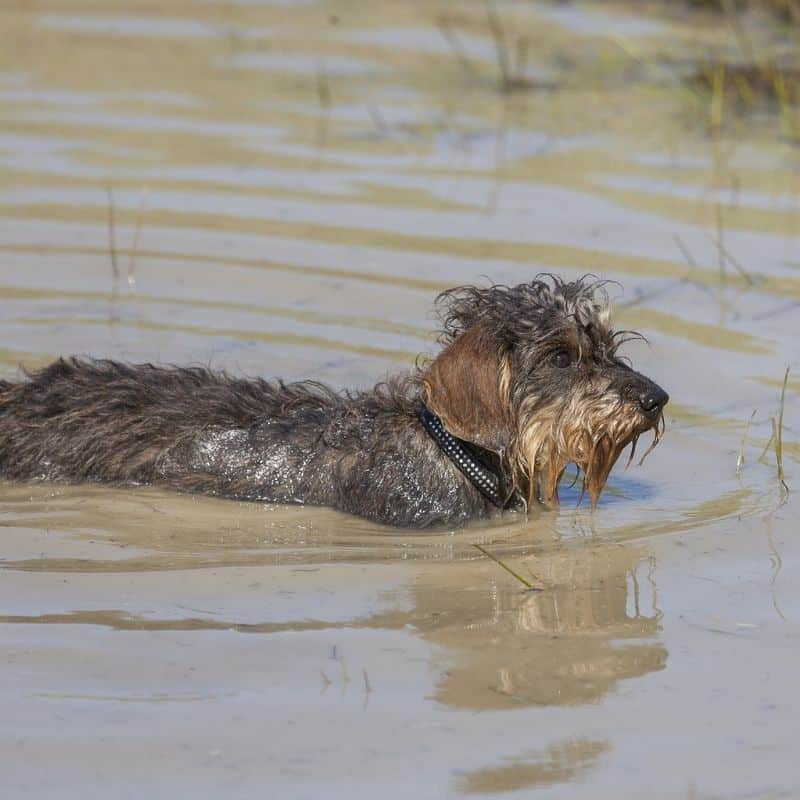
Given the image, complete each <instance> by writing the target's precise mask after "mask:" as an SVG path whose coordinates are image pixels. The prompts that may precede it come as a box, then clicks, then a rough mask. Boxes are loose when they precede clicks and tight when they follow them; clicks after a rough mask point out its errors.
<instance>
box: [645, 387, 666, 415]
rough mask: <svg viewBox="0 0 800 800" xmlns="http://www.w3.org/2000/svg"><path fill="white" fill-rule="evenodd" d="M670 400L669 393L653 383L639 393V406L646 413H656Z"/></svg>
mask: <svg viewBox="0 0 800 800" xmlns="http://www.w3.org/2000/svg"><path fill="white" fill-rule="evenodd" d="M668 401H669V395H668V394H667V393H666V392H665V391H664V390H663V389H662V388H661V387H660V386H656V385H655V384H653V385H652V386H650V387H649V388H647V389H645V390H644V391H643V392H642V393H641V394H640V395H639V406H640V407H641V409H642V411H644V413H645V414H656V413H657V412H659V411H661V409H662V408H664V406H665V405H666V404H667V402H668Z"/></svg>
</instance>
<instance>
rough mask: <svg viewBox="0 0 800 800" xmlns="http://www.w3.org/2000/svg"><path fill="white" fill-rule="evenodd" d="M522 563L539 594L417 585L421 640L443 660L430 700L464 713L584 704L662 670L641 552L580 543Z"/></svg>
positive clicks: (649, 573) (504, 587)
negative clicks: (621, 684) (440, 652)
mask: <svg viewBox="0 0 800 800" xmlns="http://www.w3.org/2000/svg"><path fill="white" fill-rule="evenodd" d="M526 565H527V566H528V567H529V568H530V569H531V571H532V572H534V574H535V575H536V578H537V582H538V583H541V584H543V585H544V586H546V587H548V588H546V589H545V590H544V591H542V592H538V593H530V592H520V591H519V590H518V588H517V586H513V585H508V584H507V583H506V582H505V581H503V582H498V584H497V585H495V584H494V582H493V581H492V582H488V583H490V586H486V587H485V588H483V589H482V590H481V589H476V588H474V586H475V582H472V584H471V585H472V587H473V588H458V587H457V586H451V587H442V586H441V585H440V584H438V583H434V581H435V580H436V576H432V580H431V581H430V582H429V581H428V580H423V581H422V582H421V583H420V585H419V586H418V587H417V589H416V591H415V600H416V613H417V614H420V613H422V614H423V615H424V612H425V610H427V612H428V614H427V615H424V622H422V623H421V624H420V628H421V630H422V633H423V635H424V636H425V638H426V639H427V640H429V641H431V642H434V643H435V644H437V645H441V646H443V647H445V648H446V652H448V653H450V654H452V655H451V656H448V658H447V660H448V661H449V662H452V663H450V664H448V666H447V667H446V668H445V670H444V672H443V676H442V678H441V680H440V681H439V683H438V685H437V689H436V695H435V696H436V699H437V700H438V701H439V702H441V703H445V704H447V705H449V706H454V707H456V708H465V709H473V710H483V709H502V708H515V707H520V706H530V705H572V704H577V703H587V702H594V701H596V700H598V699H600V698H601V697H602V696H603V695H605V694H606V693H607V692H608V691H610V690H612V689H613V688H614V687H615V686H616V685H617V684H618V683H619V682H620V681H622V680H626V679H629V678H635V677H639V676H642V675H646V674H647V673H649V672H653V671H656V670H660V669H663V668H664V666H665V665H666V661H667V650H666V648H665V647H664V645H663V644H662V643H661V642H660V640H659V638H658V635H659V633H660V630H661V625H660V620H661V612H660V610H659V608H658V600H657V593H656V584H655V578H654V573H655V565H654V562H653V561H652V559H651V558H649V557H648V555H647V553H646V551H644V550H643V549H641V548H639V547H635V546H618V545H599V546H598V545H592V544H588V545H586V546H585V547H583V548H580V549H570V550H568V551H556V552H551V553H542V554H538V555H537V556H535V557H533V558H530V559H527V561H526ZM473 569H475V567H474V566H473ZM523 571H524V570H523ZM459 577H460V578H461V580H462V581H463V578H464V576H463V575H461V576H459ZM477 580H479V578H475V581H477ZM483 581H484V582H485V583H487V580H486V577H484V578H483ZM464 585H465V584H464V583H463V582H462V586H464Z"/></svg>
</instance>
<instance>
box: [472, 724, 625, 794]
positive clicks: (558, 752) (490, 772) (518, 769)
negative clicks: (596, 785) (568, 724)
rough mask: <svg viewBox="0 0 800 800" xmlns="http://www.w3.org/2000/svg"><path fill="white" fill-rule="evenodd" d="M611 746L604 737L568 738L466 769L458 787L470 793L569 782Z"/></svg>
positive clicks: (595, 761)
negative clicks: (497, 763)
mask: <svg viewBox="0 0 800 800" xmlns="http://www.w3.org/2000/svg"><path fill="white" fill-rule="evenodd" d="M610 749H611V744H610V742H608V741H607V740H604V739H601V740H593V739H586V738H584V737H579V738H576V739H567V740H566V741H563V742H558V743H556V744H552V745H550V746H549V747H548V748H547V749H546V750H545V751H533V752H527V753H522V754H520V755H519V756H517V757H515V758H511V759H507V761H508V763H505V764H503V765H501V766H496V767H483V768H481V769H476V770H473V771H471V772H467V773H466V774H465V775H464V776H463V778H462V779H461V780H460V781H459V784H460V785H459V788H460V789H461V790H462V791H464V792H466V793H468V794H488V793H490V792H515V791H519V790H520V789H533V788H535V787H537V786H552V785H554V784H557V783H566V782H567V781H570V780H574V779H575V778H579V777H581V776H582V775H583V774H584V773H586V772H588V770H590V769H591V768H592V767H593V766H594V765H595V764H596V763H597V761H598V759H599V758H600V757H601V756H602V755H604V754H605V753H607V752H608V751H609V750H610Z"/></svg>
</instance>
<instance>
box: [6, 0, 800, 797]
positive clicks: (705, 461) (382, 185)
mask: <svg viewBox="0 0 800 800" xmlns="http://www.w3.org/2000/svg"><path fill="white" fill-rule="evenodd" d="M498 20H499V25H500V28H499V29H498V27H497V22H496V21H493V20H491V19H489V18H487V14H486V10H485V7H484V6H482V5H480V4H475V5H474V6H473V5H471V4H465V3H449V4H448V3H444V2H442V3H436V4H430V3H414V2H411V1H410V0H409V2H403V3H359V2H332V3H321V2H313V0H312V1H311V2H277V0H275V1H274V2H267V1H266V0H265V2H262V3H258V2H244V1H243V2H237V1H234V2H223V0H209V2H189V0H170V2H168V3H162V4H155V3H148V2H144V1H142V2H135V3H129V4H125V8H124V9H123V8H122V6H120V7H119V8H117V9H113V8H111V6H109V5H108V4H107V3H104V2H100V1H99V0H37V2H35V3H26V2H14V0H10V1H9V0H7V1H6V2H5V3H4V4H3V8H2V14H0V43H1V46H0V249H2V258H0V297H2V306H0V307H1V308H2V313H0V336H1V337H2V341H0V370H2V373H3V374H4V375H5V376H9V375H14V374H15V371H16V369H17V366H18V365H19V364H20V363H21V362H22V363H24V364H27V365H37V364H42V363H45V362H47V361H48V360H49V359H51V358H52V357H54V356H56V355H58V354H62V353H83V354H92V355H95V356H112V357H116V358H122V359H129V360H133V361H137V360H149V361H162V362H194V363H205V364H208V363H210V364H212V365H214V366H217V367H224V368H226V369H228V370H230V371H232V372H235V373H243V374H251V375H255V374H258V375H281V376H284V377H287V378H306V377H315V378H319V379H322V380H325V381H328V382H330V383H332V384H334V385H337V386H368V385H370V384H371V383H372V382H374V381H375V380H377V379H380V378H381V377H383V376H385V375H386V374H387V373H389V372H392V371H396V370H401V369H406V368H408V367H409V366H410V365H411V364H412V362H413V359H414V358H415V356H416V355H417V353H419V352H432V351H433V350H434V348H435V344H434V341H433V337H432V335H431V331H432V329H433V327H434V321H433V319H432V317H431V313H430V308H431V301H432V298H433V296H434V294H435V293H436V292H437V291H438V290H440V289H441V288H444V287H447V286H451V285H454V284H461V283H469V282H474V281H477V280H480V279H481V276H483V275H488V276H490V277H491V278H492V279H493V280H495V281H502V282H518V281H522V280H526V279H530V277H531V276H533V275H534V274H535V273H536V272H537V271H542V270H551V271H557V272H560V273H562V274H565V275H570V276H578V275H580V274H583V273H585V272H595V273H597V274H600V275H602V276H604V277H608V278H611V279H614V280H617V281H619V282H620V284H621V286H622V287H624V290H623V289H622V288H621V289H620V290H617V291H616V297H617V301H618V306H619V318H620V322H621V324H623V325H625V326H628V327H632V328H637V329H640V330H642V331H643V332H644V333H646V335H647V336H648V338H649V340H650V347H647V346H644V345H636V344H632V345H630V348H629V354H630V355H631V357H632V358H633V359H634V360H635V362H636V363H637V365H639V366H640V368H641V369H642V370H643V371H644V372H646V373H648V374H652V375H653V376H654V377H656V378H657V379H658V380H659V381H660V382H661V383H662V384H663V385H664V386H665V387H666V388H667V389H668V390H669V391H670V394H671V395H672V398H673V401H672V403H671V404H670V406H669V414H668V435H667V437H666V439H665V440H664V442H663V444H662V445H661V446H660V447H659V448H658V450H657V451H656V452H655V453H654V454H653V455H652V457H651V458H650V459H649V460H648V461H647V462H646V464H645V465H644V466H643V467H642V468H641V469H636V468H634V467H632V468H631V469H630V470H629V471H627V472H624V471H622V470H621V469H620V468H618V469H617V470H616V471H615V473H614V475H613V476H612V479H611V482H610V485H609V489H608V491H607V493H606V495H605V496H604V498H603V500H602V502H601V504H600V507H599V508H598V510H597V512H596V513H595V514H591V513H589V512H588V511H587V510H586V509H585V508H584V507H578V508H576V507H575V503H576V501H577V500H578V493H577V491H575V490H567V491H566V492H565V498H564V500H565V502H564V505H563V508H562V510H561V511H560V512H558V513H545V512H534V513H532V514H531V515H530V516H529V518H528V519H524V518H522V517H514V516H509V517H507V518H505V519H503V520H499V521H496V522H494V523H492V524H491V525H488V526H483V527H480V526H478V527H473V528H469V529H467V530H462V531H446V532H442V533H437V534H424V535H419V534H399V533H397V532H393V531H390V530H387V529H384V528H378V527H376V526H373V525H370V524H368V523H365V522H363V521H360V520H356V519H353V518H350V517H346V516H344V515H340V514H337V513H335V512H332V511H328V510H322V509H302V508H282V507H260V506H256V505H247V504H237V503H232V502H220V501H214V500H209V499H202V498H187V497H179V496H174V495H170V494H168V493H163V492H157V491H153V490H149V489H142V490H136V491H113V490H108V489H102V488H98V487H91V486H82V487H64V486H52V485H33V486H19V485H16V486H15V485H9V484H6V485H0V521H1V524H2V535H1V536H0V631H2V635H1V636H0V697H1V698H2V707H3V714H2V721H0V764H2V768H3V786H4V788H3V797H23V796H25V797H30V796H37V797H59V798H60V797H81V798H83V797H86V796H97V795H100V794H101V793H102V795H103V796H114V797H122V796H131V797H139V796H144V795H147V796H150V797H170V798H171V797H178V796H188V795H189V793H191V794H192V796H195V797H208V798H212V797H219V796H221V795H222V794H224V795H225V796H226V797H253V796H255V795H256V794H257V793H260V794H265V795H266V796H270V797H308V798H316V797H321V796H333V797H353V796H356V797H360V796H368V795H369V796H372V795H374V794H380V795H381V796H386V797H398V798H399V797H408V796H409V795H414V796H418V797H426V798H427V797H443V796H459V795H464V794H474V795H488V796H491V795H501V794H502V795H503V796H511V793H514V792H517V793H519V794H520V796H530V795H531V792H532V791H533V790H535V791H536V792H537V796H543V797H544V796H547V797H570V798H572V797H584V796H586V797H642V796H648V797H665V798H683V797H789V796H795V795H796V794H798V793H800V766H799V765H798V762H797V757H796V755H797V745H796V734H797V719H798V713H799V712H800V705H799V703H798V698H797V691H796V687H797V677H796V676H797V674H798V669H799V668H800V655H799V654H800V589H799V588H798V587H799V586H800V580H798V579H799V578H800V540H799V539H798V532H797V526H796V522H795V520H796V515H797V501H796V497H795V495H794V494H789V495H788V496H786V495H785V494H784V493H782V491H781V489H780V487H779V484H778V481H777V478H776V465H775V458H774V453H773V451H772V450H771V449H770V450H768V452H767V453H766V454H765V455H764V457H763V459H762V460H759V456H760V455H761V453H762V451H763V450H764V448H765V446H766V445H767V443H768V440H769V437H770V417H771V416H774V415H776V414H777V411H778V404H779V396H780V384H781V381H782V378H783V371H784V369H785V367H786V365H787V364H791V365H792V366H793V374H794V375H795V377H794V378H792V379H790V382H789V385H788V389H787V394H786V405H785V416H784V431H783V437H784V462H785V465H784V466H785V471H786V476H785V479H786V483H787V484H788V486H789V487H790V488H791V489H794V490H800V475H799V474H798V469H797V462H798V459H800V442H799V441H798V431H799V430H800V427H798V426H800V422H798V419H799V417H798V412H800V408H799V407H798V402H797V399H798V393H799V392H800V383H798V380H797V377H796V376H797V375H798V373H800V361H798V358H797V347H796V342H797V337H798V335H800V314H798V307H799V306H800V272H798V266H799V265H800V240H799V239H798V235H800V215H799V214H798V208H799V207H800V170H798V166H800V161H798V155H797V150H796V149H794V148H793V147H792V146H791V145H790V144H788V143H786V142H783V141H781V140H779V139H778V138H777V137H776V136H775V132H774V130H770V129H769V124H768V123H764V124H761V122H760V121H758V120H756V121H752V122H751V123H749V124H747V125H745V124H740V125H737V126H732V127H731V128H730V129H729V130H727V131H726V135H725V136H724V137H722V138H719V137H715V138H713V139H709V137H708V136H707V135H706V126H705V122H704V120H705V117H704V116H703V114H705V113H706V111H707V109H706V110H703V109H702V107H701V106H700V105H699V104H698V102H697V98H696V97H694V96H692V95H691V93H690V92H687V91H686V90H684V89H681V88H680V86H679V85H678V84H677V82H676V78H675V76H674V75H673V74H672V73H671V72H670V66H669V63H674V62H680V60H681V59H691V58H692V57H696V56H697V54H698V53H699V52H705V51H704V48H707V47H709V46H711V45H712V44H720V43H721V40H722V38H723V37H725V36H726V35H728V34H727V33H726V31H725V30H724V29H723V28H724V26H720V25H719V24H716V23H714V22H713V21H712V20H707V19H705V18H702V17H701V18H698V19H691V20H690V19H683V20H681V19H677V18H671V19H662V20H659V19H657V18H654V17H648V18H645V17H638V16H636V15H635V14H634V13H632V12H631V11H629V10H624V9H619V8H616V7H614V6H607V5H604V6H603V7H602V9H599V8H597V7H592V8H588V9H587V8H584V7H581V6H574V5H569V6H560V5H559V6H551V5H548V4H536V3H530V4H524V5H523V4H514V5H511V4H500V5H498ZM493 25H494V29H495V33H494V35H493V34H492V27H493ZM498 30H501V31H502V33H501V34H498V32H497V31H498ZM498 37H502V40H503V41H504V42H505V44H504V48H505V49H504V50H503V52H506V57H507V61H508V65H507V66H505V62H504V61H503V56H500V58H498V44H497V43H498V41H499V40H500V39H499V38H498ZM501 49H503V48H501ZM667 54H668V55H669V59H667V58H666V56H667ZM667 62H669V63H667ZM501 66H505V68H506V71H507V73H508V77H509V79H511V80H510V83H513V84H514V86H515V87H516V89H517V90H516V91H514V92H502V91H500V90H499V85H500V74H501ZM110 216H111V217H113V224H110V222H109V218H110ZM720 240H721V242H720ZM754 410H755V415H754V418H753V422H752V425H751V427H750V430H749V432H748V436H747V440H746V442H745V444H744V448H743V456H744V460H743V465H742V468H741V469H740V471H739V474H737V470H736V463H737V454H738V452H739V449H740V444H741V442H742V434H743V432H744V429H745V424H746V422H747V420H748V418H749V417H750V416H751V414H752V413H753V411H754ZM475 543H479V544H481V545H483V546H484V547H486V548H488V549H489V550H490V551H491V552H493V553H494V554H496V555H497V556H498V557H500V558H502V559H504V560H505V561H506V562H507V563H508V565H510V566H512V568H513V569H514V570H516V571H517V572H518V573H519V574H521V575H523V576H524V577H526V580H528V581H529V582H531V583H532V584H534V585H535V586H536V587H538V588H539V589H541V591H537V592H526V591H523V590H522V588H523V587H522V586H521V584H520V583H519V582H518V581H517V580H515V579H514V578H513V577H512V576H511V575H509V574H508V573H507V572H505V571H503V570H502V569H501V568H500V567H499V566H498V565H497V564H496V563H494V562H493V561H491V560H489V559H487V558H486V557H484V556H483V555H482V554H481V553H480V552H479V551H478V550H477V549H476V548H474V547H473V545H474V544H475Z"/></svg>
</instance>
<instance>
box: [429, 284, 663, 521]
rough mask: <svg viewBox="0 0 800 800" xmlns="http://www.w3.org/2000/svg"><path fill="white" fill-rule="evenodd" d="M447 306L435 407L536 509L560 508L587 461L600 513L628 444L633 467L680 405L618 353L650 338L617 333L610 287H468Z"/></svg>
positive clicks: (432, 399) (447, 296)
mask: <svg viewBox="0 0 800 800" xmlns="http://www.w3.org/2000/svg"><path fill="white" fill-rule="evenodd" d="M437 305H438V306H439V308H440V311H441V317H442V322H443V332H442V337H441V338H442V343H443V344H444V345H445V346H444V349H443V350H442V352H441V353H440V354H439V356H438V357H437V358H436V359H435V360H434V361H433V362H432V363H431V364H430V365H429V366H428V368H427V369H426V370H425V372H424V373H423V375H422V388H423V396H424V399H425V401H426V403H427V405H428V407H429V408H430V410H431V411H433V412H434V413H435V414H437V415H438V416H439V417H440V418H441V420H442V422H443V424H444V426H445V427H446V428H447V429H448V430H449V431H450V433H452V434H453V435H454V436H457V437H458V438H460V439H464V440H466V441H469V442H472V443H474V444H476V445H478V446H480V447H483V448H486V449H488V450H491V451H493V452H495V453H497V454H498V455H499V456H500V457H501V458H502V460H503V462H504V463H505V465H506V467H507V469H508V471H509V474H510V475H511V477H512V480H513V483H514V486H515V488H516V489H518V490H519V491H520V492H522V494H523V495H524V496H526V497H527V498H528V501H529V502H530V501H532V500H533V499H535V498H537V497H538V499H539V500H541V501H542V502H543V503H545V504H546V505H550V506H554V505H557V503H558V484H559V481H560V480H561V477H562V475H563V474H564V470H565V468H566V467H567V465H568V464H570V463H575V464H577V466H578V468H579V469H580V470H582V471H583V473H584V488H585V490H587V491H588V492H589V495H590V497H591V500H592V504H593V505H594V504H596V503H597V499H598V497H599V496H600V493H601V492H602V490H603V487H604V486H605V484H606V481H607V479H608V475H609V473H610V472H611V468H612V467H613V466H614V463H615V462H616V460H617V458H618V457H619V455H620V453H621V452H622V451H623V450H624V449H625V447H627V446H628V445H630V446H631V454H630V458H629V460H628V463H630V460H631V459H632V458H633V455H634V452H635V449H636V442H637V440H638V438H639V436H641V434H642V433H644V432H645V431H648V430H652V431H653V432H654V439H653V444H652V445H651V447H650V448H649V449H648V451H647V453H649V452H650V450H652V448H653V447H655V445H656V444H657V443H658V441H659V439H660V436H661V434H662V432H663V427H664V416H663V409H664V406H665V405H666V403H667V400H668V399H669V398H668V396H667V393H666V392H665V391H664V390H663V389H662V388H661V387H660V386H658V385H657V384H655V383H654V382H653V381H651V380H650V379H649V378H646V377H645V376H644V375H641V374H639V373H638V372H635V371H634V370H633V369H632V368H631V366H630V365H629V364H628V363H627V362H626V361H625V360H623V359H622V358H621V357H620V356H619V355H618V354H617V349H618V347H619V346H620V345H621V344H622V343H623V342H625V341H628V340H630V339H631V338H640V337H639V336H638V334H634V333H632V332H630V331H617V332H615V331H614V330H613V329H612V328H611V304H610V301H609V298H608V294H607V292H606V290H605V284H604V282H602V281H590V280H588V279H586V278H584V279H581V280H577V281H573V282H571V283H567V282H564V281H562V280H561V279H559V278H557V277H555V276H543V277H540V278H537V279H536V280H534V281H532V282H531V283H523V284H520V285H519V286H512V287H509V286H490V287H487V288H476V287H472V286H466V287H461V288H457V289H451V290H449V291H447V292H444V293H443V294H441V295H440V296H439V297H438V298H437ZM647 453H645V455H647Z"/></svg>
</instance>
